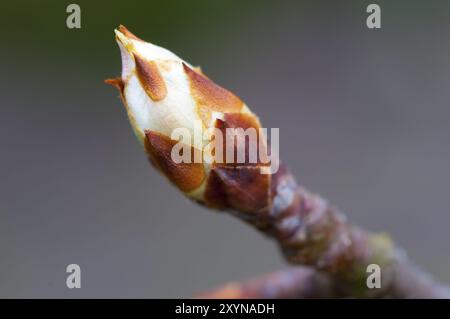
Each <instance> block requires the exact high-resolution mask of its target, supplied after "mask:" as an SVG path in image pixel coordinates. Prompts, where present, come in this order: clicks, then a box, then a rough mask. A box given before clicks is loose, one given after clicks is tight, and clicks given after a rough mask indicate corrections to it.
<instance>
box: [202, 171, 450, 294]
mask: <svg viewBox="0 0 450 319" xmlns="http://www.w3.org/2000/svg"><path fill="white" fill-rule="evenodd" d="M270 203H271V205H270V206H269V207H268V209H265V210H262V211H260V212H250V213H245V214H244V213H242V212H241V213H234V214H235V215H237V216H238V217H240V218H243V219H244V220H245V221H246V222H250V223H251V224H253V225H255V226H256V227H257V228H258V229H260V230H261V231H263V232H264V233H266V234H267V235H268V236H270V237H273V238H275V239H276V240H277V241H278V243H279V244H280V247H281V249H282V251H283V253H284V255H285V257H286V258H287V260H288V261H290V262H291V263H294V264H300V265H310V266H312V267H313V268H314V269H316V270H319V271H320V273H319V272H317V271H312V270H311V269H307V268H304V267H300V268H298V269H293V270H288V271H286V272H279V273H275V274H270V275H266V276H264V277H261V278H259V279H255V280H251V281H248V282H244V283H233V284H229V285H226V286H224V287H223V288H220V289H218V290H215V291H213V292H209V293H207V294H204V295H201V296H203V297H210V298H216V297H217V298H225V297H232V298H269V297H277V298H317V297H321V298H330V297H333V298H335V297H344V296H351V297H364V298H368V297H394V298H450V291H449V289H448V288H447V287H445V286H443V285H441V284H439V283H437V282H435V281H434V280H433V279H432V278H431V276H429V275H427V274H426V273H424V272H423V271H422V270H420V269H419V268H418V267H416V266H415V265H414V264H413V263H412V262H411V261H409V260H408V258H407V257H406V255H405V254H404V253H403V252H402V250H400V249H398V248H396V247H395V246H394V245H393V244H392V242H391V241H390V239H389V238H388V237H387V236H386V235H375V234H371V233H368V232H366V231H364V230H362V229H361V228H359V227H356V226H353V225H351V224H350V223H348V222H347V221H346V219H345V217H344V215H343V214H342V213H340V212H339V211H338V210H337V209H336V208H335V207H333V206H330V205H329V204H328V203H327V202H326V201H325V200H324V199H322V198H321V197H320V196H318V195H314V194H312V193H310V192H308V191H307V190H306V189H304V188H303V187H299V186H297V184H296V183H295V180H294V178H293V176H292V175H291V174H290V173H289V172H288V171H287V170H286V168H285V167H283V168H282V169H281V170H280V171H279V172H278V173H277V174H276V175H275V176H274V177H273V179H272V190H271V201H270ZM369 264H377V265H379V266H380V268H381V276H382V287H381V288H379V289H378V288H374V289H369V288H368V286H367V284H366V279H367V276H368V275H369V274H368V273H367V272H366V269H367V266H368V265H369ZM323 273H326V274H327V276H325V275H324V274H323Z"/></svg>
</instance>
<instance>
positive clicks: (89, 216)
mask: <svg viewBox="0 0 450 319" xmlns="http://www.w3.org/2000/svg"><path fill="white" fill-rule="evenodd" d="M371 2H375V1H371ZM371 2H368V1H345V2H343V1H339V2H338V1H292V2H287V1H212V0H210V1H167V0H164V1H154V0H152V1H150V0H149V1H135V0H126V1H76V3H78V4H79V5H80V6H81V11H82V28H81V29H79V30H77V29H74V30H70V29H67V28H66V24H65V21H66V17H67V14H66V6H67V5H68V4H70V3H71V2H69V1H53V2H52V1H8V2H3V3H2V4H1V5H0V25H1V28H0V35H1V38H0V70H1V76H0V92H1V94H0V145H1V151H0V297H6V298H9V297H27V298H36V297H41V298H42V297H43V298H46V297H60V298H72V297H73V298H76V297H86V298H92V297H105V298H108V297H124V298H128V297H141V298H154V297H189V296H191V295H192V294H194V293H196V292H200V291H203V290H205V289H210V288H212V287H215V286H217V285H219V284H221V283H224V282H227V281H230V280H241V279H245V278H248V277H251V276H255V275H258V274H262V273H265V272H268V271H272V270H277V269H279V268H283V267H287V265H286V264H285V262H284V261H283V259H282V258H281V256H280V254H279V252H278V250H277V247H276V245H275V244H274V243H273V242H271V241H269V240H268V239H266V238H265V237H263V236H261V235H260V234H259V233H257V232H256V231H254V230H253V229H251V228H249V227H248V226H247V225H244V224H243V223H241V222H240V221H238V220H235V219H233V218H232V217H230V216H228V215H226V214H220V213H215V212H211V211H207V210H206V209H204V208H201V207H199V206H198V205H195V204H193V203H191V202H190V201H189V200H187V199H185V198H184V197H182V196H181V195H180V194H179V193H178V192H177V191H176V190H175V189H174V188H173V187H172V186H171V185H169V183H167V182H166V181H165V180H164V178H163V177H161V176H160V175H159V174H158V173H157V172H155V170H153V168H152V167H151V166H150V165H149V164H148V163H147V160H146V157H145V155H144V153H143V152H142V149H141V147H140V145H139V144H138V142H137V141H136V139H135V138H134V136H133V133H132V130H131V128H130V125H129V123H128V121H127V118H126V114H125V111H124V109H123V107H122V104H121V101H120V100H119V98H118V94H117V92H116V90H115V89H113V88H111V87H109V86H107V85H105V84H104V83H103V79H105V78H108V77H113V76H116V75H119V72H120V58H119V50H118V48H117V46H116V44H115V42H114V37H113V29H114V27H116V26H118V25H119V24H124V25H126V26H127V27H128V28H129V29H130V30H131V31H132V32H134V33H136V34H137V35H138V36H139V37H141V38H143V39H146V40H149V41H151V42H154V43H156V44H159V45H162V46H164V47H167V48H168V49H170V50H172V51H174V52H175V53H177V54H179V55H180V56H182V57H183V58H184V59H186V60H188V61H190V62H191V63H192V64H195V65H201V66H202V68H203V70H204V72H205V73H206V74H208V75H209V76H210V77H211V78H213V79H215V80H216V81H217V82H218V83H220V84H222V85H224V86H225V87H227V88H229V89H231V90H232V91H234V92H236V93H237V94H238V95H239V96H241V97H242V98H243V99H244V100H245V101H246V102H247V103H248V105H250V106H251V107H252V109H253V110H254V111H255V112H256V113H257V114H258V115H260V117H261V119H262V121H263V124H264V126H266V127H279V128H280V147H281V156H282V158H283V159H284V161H285V162H287V163H288V164H289V165H290V166H291V168H292V170H293V171H294V172H295V174H296V175H297V176H298V178H299V181H300V182H301V183H302V184H304V185H307V186H308V187H309V188H310V189H312V190H314V191H318V192H320V193H321V194H322V195H324V196H326V197H327V198H328V199H329V200H330V201H332V202H333V203H335V204H336V205H338V206H339V207H340V208H342V209H343V210H344V211H345V212H347V214H348V216H349V218H350V219H351V220H353V221H354V222H355V223H358V224H361V225H362V226H364V227H366V228H368V229H371V230H373V231H386V232H389V233H390V234H392V236H393V238H394V239H395V240H396V241H397V242H398V243H399V244H400V245H402V246H404V247H405V248H406V249H407V251H408V253H409V255H410V256H411V257H412V258H413V259H414V260H415V261H416V262H417V263H418V264H420V265H421V266H423V267H425V268H426V269H427V270H429V271H430V272H431V273H433V274H435V275H436V276H437V277H438V278H439V279H441V280H443V281H447V282H450V253H449V244H450V231H449V226H450V211H449V207H450V193H449V189H450V170H449V162H450V147H449V138H450V127H449V117H450V106H449V101H450V90H449V88H450V58H449V57H450V3H449V2H448V1H376V3H378V4H379V5H380V6H381V10H382V28H381V29H380V30H369V29H367V27H366V25H365V20H366V17H367V13H366V6H367V5H368V4H369V3H371ZM70 263H77V264H79V265H80V266H81V269H82V288H81V289H72V290H69V289H67V288H66V285H65V281H66V276H67V274H66V272H65V269H66V266H67V265H68V264H70Z"/></svg>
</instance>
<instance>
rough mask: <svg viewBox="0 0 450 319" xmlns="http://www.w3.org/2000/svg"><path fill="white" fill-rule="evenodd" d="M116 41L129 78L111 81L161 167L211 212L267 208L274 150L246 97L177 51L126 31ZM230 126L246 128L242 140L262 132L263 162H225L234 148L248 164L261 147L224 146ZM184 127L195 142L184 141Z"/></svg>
mask: <svg viewBox="0 0 450 319" xmlns="http://www.w3.org/2000/svg"><path fill="white" fill-rule="evenodd" d="M115 35H116V41H117V43H118V45H119V48H120V53H121V58H122V74H121V76H120V77H118V78H115V79H109V80H106V82H107V83H109V84H112V85H114V86H115V87H117V88H118V90H119V92H120V95H121V97H122V101H123V104H124V105H125V108H126V110H127V114H128V118H129V120H130V123H131V125H132V128H133V130H134V132H135V135H136V136H137V138H138V140H139V141H140V142H141V143H142V144H143V146H144V148H145V150H146V152H147V154H148V156H149V158H150V161H151V162H152V163H153V164H154V166H155V167H156V168H157V169H158V170H160V171H161V172H162V173H163V174H164V175H165V176H166V177H167V178H168V179H169V180H170V181H171V182H172V183H173V184H175V185H176V186H177V187H178V188H179V189H180V190H181V191H182V192H183V193H184V194H185V195H187V196H188V197H190V198H192V199H194V200H196V201H198V202H200V203H203V204H205V205H207V206H210V207H214V208H220V209H226V208H232V209H236V210H239V211H242V212H257V211H260V210H262V209H265V208H267V207H268V206H269V197H270V196H269V189H270V178H271V175H270V174H267V173H266V174H264V171H265V170H266V169H268V164H267V155H266V154H267V153H266V150H267V147H266V144H265V136H263V134H262V133H261V130H260V128H261V125H260V122H259V119H258V118H257V117H256V115H254V114H253V113H252V112H251V111H250V109H249V108H248V107H247V105H246V104H245V103H244V102H243V101H242V100H241V99H240V98H239V97H237V96H236V95H234V94H233V93H231V92H230V91H228V90H226V89H224V88H222V87H221V86H219V85H217V84H215V83H214V82H213V81H212V80H210V79H209V78H208V77H207V76H206V75H204V74H203V72H202V71H201V70H200V68H198V67H194V66H192V65H190V64H189V63H187V62H185V61H183V60H182V59H181V58H179V57H178V56H177V55H175V54H174V53H172V52H170V51H169V50H167V49H164V48H162V47H159V46H156V45H154V44H151V43H148V42H145V41H143V40H141V39H139V38H138V37H136V36H135V35H133V34H132V33H131V32H130V31H128V30H127V29H126V28H125V27H124V26H120V27H119V28H118V29H117V30H115ZM230 128H231V129H232V128H239V129H241V133H240V134H242V131H244V130H247V129H249V128H252V129H254V130H255V131H256V132H257V141H256V143H257V146H258V151H259V156H258V158H257V160H256V161H253V163H251V162H248V161H246V162H244V163H237V162H239V161H237V162H236V161H233V162H232V163H229V162H228V161H227V162H225V163H224V161H220V160H218V154H220V153H223V154H225V153H226V148H227V147H228V148H229V147H231V150H232V151H234V153H233V154H232V155H231V158H232V159H236V156H237V155H236V154H244V157H245V159H246V160H247V159H248V158H249V157H250V154H249V150H250V149H251V147H252V146H255V145H252V143H255V141H249V143H245V136H242V135H241V136H238V137H240V138H242V137H243V140H244V143H239V139H238V138H236V139H234V138H230V139H229V140H226V139H224V140H226V141H228V143H224V144H222V143H220V144H219V143H218V138H217V136H218V135H219V133H222V135H223V137H224V138H225V137H229V135H230V133H229V131H228V130H227V129H230ZM180 129H182V130H183V132H187V133H189V138H183V139H182V140H178V139H177V137H175V136H177V132H178V133H179V132H180ZM212 132H215V133H217V135H215V134H212ZM229 141H231V146H230V143H229ZM241 142H242V140H241ZM225 144H226V145H225ZM180 149H182V151H181V153H182V154H181V153H180V156H182V157H183V158H185V157H187V158H188V159H189V158H191V159H192V160H191V161H189V162H188V163H187V162H179V161H178V160H174V156H173V155H174V152H175V153H176V150H180ZM239 152H242V153H239ZM227 155H228V154H227ZM211 157H212V158H211ZM224 157H225V156H224ZM198 159H200V161H199V160H198ZM261 172H263V173H261Z"/></svg>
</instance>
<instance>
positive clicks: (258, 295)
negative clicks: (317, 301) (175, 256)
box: [195, 266, 344, 299]
mask: <svg viewBox="0 0 450 319" xmlns="http://www.w3.org/2000/svg"><path fill="white" fill-rule="evenodd" d="M195 297H196V298H208V299H280V298H283V299H299V298H301V299H309V298H337V297H344V295H342V294H341V292H340V291H339V289H338V288H337V287H336V286H334V285H333V282H332V280H330V278H329V277H328V276H326V275H324V274H320V273H319V272H317V271H314V270H313V269H311V268H308V267H302V266H299V267H295V268H290V269H287V270H284V271H278V272H275V273H270V274H266V275H263V276H261V277H257V278H254V279H251V280H248V281H244V282H232V283H228V284H226V285H223V286H221V287H219V288H217V289H215V290H212V291H208V292H205V293H201V294H198V295H197V296H195Z"/></svg>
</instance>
